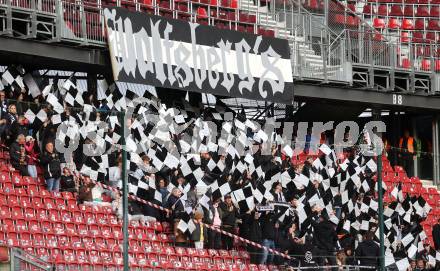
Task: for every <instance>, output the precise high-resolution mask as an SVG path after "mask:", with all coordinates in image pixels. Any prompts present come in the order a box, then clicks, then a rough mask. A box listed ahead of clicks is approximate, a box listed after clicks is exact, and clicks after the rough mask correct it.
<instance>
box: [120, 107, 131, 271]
mask: <svg viewBox="0 0 440 271" xmlns="http://www.w3.org/2000/svg"><path fill="white" fill-rule="evenodd" d="M120 123H121V127H122V135H123V136H122V138H121V140H122V142H121V144H122V172H121V178H122V208H123V212H122V213H123V222H122V231H123V238H124V240H123V250H122V251H123V252H124V255H123V256H124V257H123V258H124V271H129V260H128V185H127V152H126V150H125V113H124V112H121V113H120Z"/></svg>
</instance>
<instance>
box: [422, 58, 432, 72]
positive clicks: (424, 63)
mask: <svg viewBox="0 0 440 271" xmlns="http://www.w3.org/2000/svg"><path fill="white" fill-rule="evenodd" d="M421 68H422V70H423V71H429V70H431V61H430V60H429V59H423V60H422V65H421Z"/></svg>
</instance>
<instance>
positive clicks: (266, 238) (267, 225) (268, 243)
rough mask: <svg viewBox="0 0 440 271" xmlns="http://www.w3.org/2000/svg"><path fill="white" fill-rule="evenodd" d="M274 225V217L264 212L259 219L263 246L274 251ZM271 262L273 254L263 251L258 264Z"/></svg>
mask: <svg viewBox="0 0 440 271" xmlns="http://www.w3.org/2000/svg"><path fill="white" fill-rule="evenodd" d="M275 223H276V220H275V218H274V215H273V214H272V213H270V212H266V213H265V214H263V215H262V218H261V228H262V232H263V246H265V247H268V248H271V249H275ZM272 261H273V254H272V253H269V251H268V250H266V249H264V250H263V255H262V256H261V261H260V264H271V263H272Z"/></svg>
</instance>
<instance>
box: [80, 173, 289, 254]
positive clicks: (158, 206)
mask: <svg viewBox="0 0 440 271" xmlns="http://www.w3.org/2000/svg"><path fill="white" fill-rule="evenodd" d="M75 173H76V172H75ZM76 176H77V177H80V176H79V174H77V175H76ZM90 181H91V182H92V183H94V184H95V185H98V186H100V187H103V188H105V189H107V190H111V191H114V192H117V193H121V191H120V190H119V189H117V188H114V187H111V186H108V185H106V184H103V183H100V182H97V181H94V180H92V179H90ZM129 198H131V199H133V200H136V201H138V202H142V203H144V204H147V205H149V206H151V207H153V208H156V209H159V210H161V211H163V212H167V213H171V212H172V211H171V210H170V209H167V208H164V207H162V206H160V205H157V204H154V203H152V202H149V201H146V200H144V199H141V198H139V197H136V196H134V195H129ZM201 224H202V225H204V226H206V227H207V228H209V229H211V230H213V231H216V232H219V233H221V234H224V235H227V236H229V237H231V238H234V239H236V240H239V241H241V242H244V243H246V244H249V245H252V246H254V247H257V248H260V249H265V250H267V251H269V252H270V253H273V254H275V255H278V256H281V257H284V258H286V259H291V257H290V256H289V255H287V254H284V253H281V252H279V251H277V250H274V249H271V248H268V247H265V246H262V245H260V244H258V243H255V242H252V241H249V240H247V239H244V238H242V237H240V236H238V235H235V234H232V233H230V232H227V231H224V230H221V229H219V228H216V227H214V226H212V225H209V224H206V223H201Z"/></svg>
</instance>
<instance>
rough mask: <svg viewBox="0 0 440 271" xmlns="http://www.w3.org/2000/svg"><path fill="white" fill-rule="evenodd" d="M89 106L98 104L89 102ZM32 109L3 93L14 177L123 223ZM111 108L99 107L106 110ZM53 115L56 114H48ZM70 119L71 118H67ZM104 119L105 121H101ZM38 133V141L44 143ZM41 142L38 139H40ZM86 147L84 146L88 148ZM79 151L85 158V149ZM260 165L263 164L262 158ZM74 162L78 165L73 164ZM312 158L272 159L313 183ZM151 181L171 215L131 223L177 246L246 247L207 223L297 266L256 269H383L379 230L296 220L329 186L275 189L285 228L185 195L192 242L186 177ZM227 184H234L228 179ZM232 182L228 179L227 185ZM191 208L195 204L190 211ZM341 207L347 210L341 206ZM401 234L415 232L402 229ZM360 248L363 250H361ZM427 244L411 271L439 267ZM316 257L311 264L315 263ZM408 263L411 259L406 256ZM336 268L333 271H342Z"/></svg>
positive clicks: (139, 211) (193, 193) (150, 214)
mask: <svg viewBox="0 0 440 271" xmlns="http://www.w3.org/2000/svg"><path fill="white" fill-rule="evenodd" d="M23 96H24V94H23V93H20V94H19V96H18V97H14V95H12V96H11V95H9V96H8V98H9V99H14V100H18V101H21V100H23ZM89 100H93V98H90V99H89ZM25 106H26V104H22V103H20V102H18V103H15V102H14V103H12V102H9V103H8V100H7V99H6V97H5V92H3V91H1V92H0V107H1V110H0V135H1V138H2V142H4V143H5V146H6V147H7V148H9V152H10V161H11V164H12V167H13V168H14V170H17V171H19V172H20V173H21V174H22V175H24V176H31V177H34V178H37V177H38V176H37V167H41V168H42V170H43V175H44V179H45V182H46V186H47V189H48V190H49V191H69V192H75V193H77V195H78V196H77V197H78V202H79V203H83V204H99V205H107V206H112V208H113V210H114V212H115V214H116V215H117V216H119V217H120V218H122V211H123V210H122V200H121V196H120V194H119V193H117V192H116V193H115V192H114V191H113V190H107V189H103V188H102V187H101V186H99V185H96V184H95V183H94V182H92V181H91V180H90V178H89V177H88V176H84V175H79V174H76V173H77V170H78V169H80V168H81V165H82V164H83V163H84V159H86V158H84V156H83V155H82V153H81V151H76V152H75V153H73V155H72V159H71V161H65V159H64V155H61V154H60V153H58V152H57V150H56V148H55V146H54V139H55V138H54V137H55V134H56V126H54V125H52V124H51V122H50V119H48V120H47V121H46V122H44V123H43V124H42V125H41V127H36V126H35V125H34V124H31V123H29V121H28V120H27V119H26V118H25V117H24V115H23V114H24V112H25V111H26V109H25V108H24V107H25ZM102 106H105V105H97V107H98V108H99V107H102ZM47 110H48V112H49V110H50V109H49V108H47ZM66 114H68V111H66ZM98 117H99V116H98ZM37 133H38V136H37ZM37 138H38V139H37ZM82 143H83V144H84V142H82ZM78 150H82V148H81V147H79V148H78ZM209 155H210V154H209V153H202V154H201V158H202V167H203V166H205V167H206V164H207V161H208V160H209ZM255 158H257V157H255ZM73 161H75V162H73ZM312 161H313V160H312V158H311V157H310V158H309V159H307V160H306V161H305V163H304V164H301V165H293V164H290V163H289V161H284V164H283V165H280V164H279V163H278V162H276V161H274V159H272V161H271V162H272V163H273V164H274V166H277V167H281V166H283V167H286V166H287V167H294V169H295V171H296V172H297V173H302V174H304V175H306V176H310V174H309V171H310V168H311V166H312ZM143 162H144V166H145V167H146V168H149V167H151V165H150V159H149V158H148V157H147V156H144V157H143ZM109 164H110V165H113V166H112V167H110V168H109V174H108V176H107V179H106V180H99V181H101V182H103V183H104V184H106V185H108V186H111V187H114V188H118V187H119V188H120V187H121V183H122V182H121V179H122V178H121V174H122V158H121V154H120V153H119V152H114V153H113V155H112V161H109ZM144 178H145V179H153V180H155V182H156V187H157V189H158V190H159V192H160V193H161V195H162V202H160V203H159V204H161V205H162V206H163V207H165V208H168V209H170V210H172V212H170V213H165V212H162V211H160V210H157V209H155V208H153V207H151V206H148V205H145V204H142V203H139V202H137V201H134V200H130V201H129V213H130V219H137V220H140V221H142V222H146V221H154V220H160V221H169V222H170V223H172V224H173V225H174V227H173V233H174V242H175V245H176V246H181V247H189V246H194V247H196V248H213V249H227V250H230V249H233V248H234V247H235V246H237V245H240V244H237V242H235V240H234V239H233V238H231V237H228V236H226V235H221V234H220V233H219V232H217V231H213V230H210V229H207V228H206V227H205V226H204V225H203V223H197V222H204V223H207V224H210V225H212V226H213V227H215V228H219V229H222V230H224V231H226V232H230V233H234V234H237V235H239V236H241V237H243V238H245V239H248V240H250V241H253V242H256V243H258V244H261V245H263V246H265V247H268V248H272V249H276V250H278V251H280V252H283V253H287V254H289V255H294V256H296V257H294V260H292V261H291V262H288V263H287V262H286V259H284V258H283V257H281V256H276V255H274V254H272V253H270V252H268V251H267V250H265V249H260V248H256V247H254V246H250V245H249V246H247V250H248V251H249V252H250V254H251V262H252V263H255V264H289V265H296V264H298V263H299V262H300V263H301V264H302V265H325V264H329V265H334V266H343V265H358V264H360V265H362V266H377V265H378V258H379V246H378V243H377V241H378V240H377V237H376V236H375V235H374V232H375V230H376V229H375V227H373V228H371V229H370V230H369V231H363V232H361V234H359V235H356V236H352V235H351V234H350V233H348V232H347V231H345V230H343V229H341V228H338V227H337V225H335V224H333V222H332V221H331V220H329V218H328V217H327V216H326V215H324V214H323V213H321V210H322V207H320V206H315V208H314V210H313V214H314V219H313V222H312V225H313V226H312V229H311V231H310V230H304V229H301V228H300V225H299V224H298V217H297V216H296V215H295V208H296V206H297V204H298V202H297V201H298V199H299V197H300V196H301V195H303V194H304V193H306V194H307V193H311V194H315V193H318V195H319V194H320V192H321V191H322V184H321V183H320V182H318V181H313V182H311V184H310V185H309V186H308V187H305V188H304V189H303V190H299V191H296V192H295V193H286V191H285V190H283V187H282V186H281V184H280V183H275V184H274V185H273V187H272V191H271V192H272V194H273V196H274V199H275V201H279V202H288V203H290V204H291V206H292V210H293V212H292V214H293V215H292V216H290V217H289V218H288V219H284V221H283V222H280V221H279V220H278V218H279V215H280V214H279V213H277V209H276V208H275V209H274V210H271V211H261V212H260V211H257V210H255V209H254V210H252V211H249V212H247V213H245V214H242V213H240V212H239V210H238V209H237V207H236V206H235V205H234V204H233V202H232V199H231V196H230V195H226V196H225V197H224V198H223V199H218V200H216V201H215V202H210V203H209V210H208V209H206V208H204V207H202V206H200V205H199V204H197V198H198V197H200V191H197V189H196V188H194V189H191V190H190V191H189V192H187V193H186V197H187V200H186V201H185V202H189V203H190V204H191V203H193V205H192V206H191V208H193V209H194V212H193V213H194V215H193V219H194V221H195V225H196V229H195V230H194V231H193V232H192V234H190V235H187V234H184V233H183V232H181V231H180V230H179V228H178V227H177V225H178V223H179V219H180V215H181V214H182V213H184V212H185V208H186V207H188V206H184V204H183V203H182V201H181V200H179V198H181V197H182V190H181V189H180V188H181V187H184V186H185V184H186V182H187V180H185V178H184V177H183V175H182V173H181V172H180V171H179V170H168V171H165V172H164V171H160V172H158V173H156V174H148V175H145V176H144ZM226 178H227V179H228V178H229V176H226ZM228 180H229V179H228ZM170 182H173V183H177V184H178V185H177V187H175V188H173V189H171V191H169V189H168V184H169V183H170ZM249 182H255V180H254V179H253V177H252V176H251V175H250V174H246V173H245V174H243V176H242V178H240V179H239V180H238V181H237V182H236V183H233V182H231V183H230V186H231V189H232V190H234V187H239V186H243V184H245V183H249ZM357 197H358V199H357V200H358V201H359V202H362V198H363V197H374V192H370V193H368V194H365V195H363V194H359V195H358V196H357ZM338 201H340V196H339V199H338V196H337V197H336V198H335V199H334V202H335V204H334V206H335V208H334V213H335V214H336V216H337V217H338V218H341V217H343V216H344V215H345V214H344V213H343V212H341V208H338ZM187 204H188V203H187ZM339 205H340V204H339ZM401 230H402V233H403V232H405V231H407V230H409V229H407V228H403V229H401ZM355 244H357V246H355ZM432 249H433V248H431V247H430V246H429V245H428V244H426V246H425V250H424V251H422V252H421V253H418V256H417V260H416V261H413V262H411V267H410V269H409V270H412V271H415V270H431V269H432V267H431V266H430V265H429V264H428V263H427V258H426V256H427V255H428V254H429V251H430V250H432ZM310 256H312V257H310ZM402 256H403V257H404V256H405V255H402ZM337 269H338V268H337V267H335V268H333V269H332V270H337Z"/></svg>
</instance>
